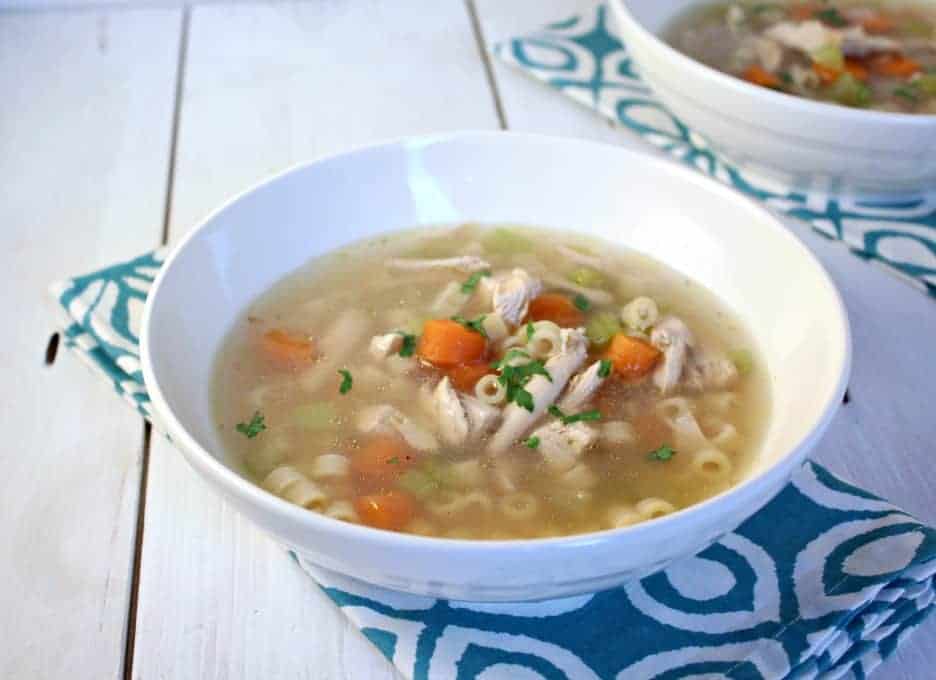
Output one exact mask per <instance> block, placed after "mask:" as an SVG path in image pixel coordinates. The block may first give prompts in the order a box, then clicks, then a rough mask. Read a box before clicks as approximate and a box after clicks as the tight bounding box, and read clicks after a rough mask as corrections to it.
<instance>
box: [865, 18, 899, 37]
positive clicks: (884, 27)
mask: <svg viewBox="0 0 936 680" xmlns="http://www.w3.org/2000/svg"><path fill="white" fill-rule="evenodd" d="M861 25H862V26H864V30H865V31H867V32H868V33H874V34H881V33H890V32H891V31H892V30H894V22H893V21H891V19H890V17H888V16H887V15H885V14H880V13H876V14H871V15H869V16H867V17H865V18H864V19H862V20H861Z"/></svg>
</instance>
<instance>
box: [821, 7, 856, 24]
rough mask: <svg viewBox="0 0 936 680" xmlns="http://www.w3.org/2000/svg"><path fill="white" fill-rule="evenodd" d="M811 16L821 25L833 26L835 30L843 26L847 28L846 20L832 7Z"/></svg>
mask: <svg viewBox="0 0 936 680" xmlns="http://www.w3.org/2000/svg"><path fill="white" fill-rule="evenodd" d="M813 16H814V17H815V18H816V19H818V20H819V21H821V22H822V23H824V24H828V25H829V26H834V27H835V28H843V27H844V26H848V20H847V19H846V18H845V17H843V16H842V13H841V12H839V11H838V10H837V9H836V8H834V7H829V8H828V9H821V10H819V11H818V12H816V13H815V14H813Z"/></svg>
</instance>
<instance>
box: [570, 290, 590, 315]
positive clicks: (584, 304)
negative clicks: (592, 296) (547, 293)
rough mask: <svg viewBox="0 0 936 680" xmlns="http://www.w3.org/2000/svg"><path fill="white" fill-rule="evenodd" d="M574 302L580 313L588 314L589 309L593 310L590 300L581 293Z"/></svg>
mask: <svg viewBox="0 0 936 680" xmlns="http://www.w3.org/2000/svg"><path fill="white" fill-rule="evenodd" d="M572 302H573V303H574V304H575V306H576V308H578V310H579V311H580V312H587V311H588V310H589V309H591V302H589V301H588V298H587V297H585V296H584V295H582V294H581V293H579V294H578V295H576V296H575V298H574V299H573V300H572Z"/></svg>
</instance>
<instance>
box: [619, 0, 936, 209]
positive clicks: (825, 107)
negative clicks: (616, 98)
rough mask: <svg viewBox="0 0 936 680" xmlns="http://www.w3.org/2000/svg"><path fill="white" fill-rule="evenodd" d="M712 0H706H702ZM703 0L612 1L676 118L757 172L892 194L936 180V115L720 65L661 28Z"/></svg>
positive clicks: (798, 182)
mask: <svg viewBox="0 0 936 680" xmlns="http://www.w3.org/2000/svg"><path fill="white" fill-rule="evenodd" d="M701 1H706V0H701ZM698 4H700V0H652V1H651V0H611V6H612V8H613V11H614V14H615V17H616V20H617V23H618V27H619V29H620V33H621V36H622V38H623V40H624V42H625V43H626V44H627V47H628V49H629V50H630V53H631V55H632V57H633V59H634V61H635V62H636V64H637V66H638V67H639V69H640V72H641V74H642V76H643V77H644V79H645V80H646V81H647V83H649V85H650V86H651V87H652V88H653V91H654V92H655V93H656V95H657V96H658V97H659V98H660V99H661V100H662V102H663V103H664V104H665V105H666V107H667V108H668V109H669V110H670V111H671V112H672V113H673V114H674V115H676V117H678V118H680V119H681V120H682V121H683V122H684V123H686V124H687V125H688V126H689V127H690V128H692V129H694V130H696V131H697V132H699V133H701V134H702V135H704V136H705V137H706V138H708V140H709V141H710V142H711V144H712V147H713V148H714V149H715V150H717V151H719V152H720V153H722V154H724V155H725V156H726V157H727V158H728V159H730V160H732V161H733V162H735V163H736V164H738V165H740V166H742V167H743V168H745V169H747V170H749V171H752V172H753V173H755V174H760V175H763V176H766V177H768V178H770V179H772V180H774V181H779V182H781V183H784V184H786V185H791V186H794V187H797V188H809V187H814V188H818V189H820V190H836V191H838V192H840V193H842V194H851V195H858V196H861V197H866V198H872V197H888V196H898V195H901V194H913V193H918V192H920V191H924V190H929V189H932V187H933V186H934V184H936V116H933V115H910V114H903V113H886V112H880V111H864V110H859V109H850V108H847V107H844V106H836V105H833V104H826V103H822V102H815V101H811V100H808V99H804V98H802V97H794V96H792V95H787V94H783V93H781V92H774V91H773V90H769V89H767V88H764V87H758V86H756V85H751V84H749V83H747V82H744V81H743V80H741V79H739V78H735V77H734V76H730V75H727V74H724V73H721V72H719V71H717V70H715V69H713V68H710V67H708V66H705V65H704V64H701V63H699V62H697V61H695V60H694V59H691V58H689V57H687V56H686V55H684V54H682V53H681V52H679V51H677V50H675V49H674V48H672V47H670V46H669V45H668V44H667V43H665V42H664V41H663V40H661V39H660V38H659V37H658V36H659V35H660V33H661V31H663V30H664V29H665V28H666V27H667V25H668V24H669V23H670V22H671V21H672V19H673V18H674V17H676V16H678V15H679V14H680V13H681V12H683V11H685V9H686V8H687V7H690V6H693V5H698Z"/></svg>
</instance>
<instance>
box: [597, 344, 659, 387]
mask: <svg viewBox="0 0 936 680" xmlns="http://www.w3.org/2000/svg"><path fill="white" fill-rule="evenodd" d="M607 356H608V359H610V360H611V363H612V364H614V370H615V372H616V373H617V374H618V375H619V376H620V377H621V378H623V379H624V380H637V379H639V378H642V377H644V376H645V375H647V374H648V373H649V372H650V371H652V370H653V369H654V367H655V366H656V365H657V362H658V361H659V360H660V357H661V356H662V352H660V350H658V349H657V348H656V347H654V346H653V345H651V344H650V343H649V342H646V341H645V340H641V339H640V338H633V337H631V336H629V335H625V334H624V333H618V334H617V335H615V336H614V337H613V338H612V339H611V346H610V347H608V355H607Z"/></svg>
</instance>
